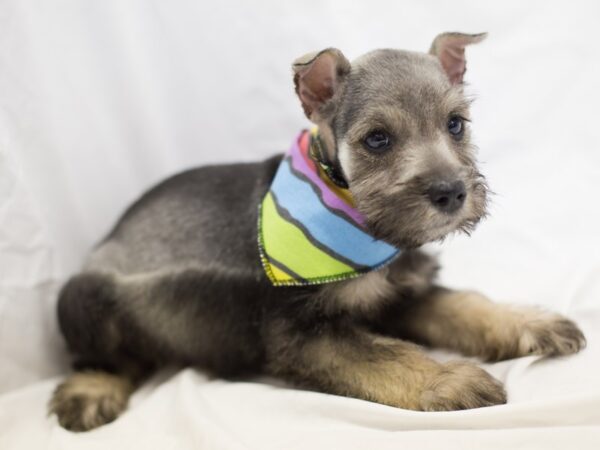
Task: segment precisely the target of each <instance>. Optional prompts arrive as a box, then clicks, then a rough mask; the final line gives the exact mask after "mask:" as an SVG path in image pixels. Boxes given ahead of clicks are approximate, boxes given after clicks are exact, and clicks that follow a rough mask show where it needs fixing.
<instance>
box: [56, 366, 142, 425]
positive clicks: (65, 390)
mask: <svg viewBox="0 0 600 450" xmlns="http://www.w3.org/2000/svg"><path fill="white" fill-rule="evenodd" d="M131 390H132V388H131V384H130V383H129V382H128V381H127V380H125V379H123V378H121V377H118V376H116V375H111V374H108V373H103V372H83V373H76V374H74V375H72V376H71V377H69V378H68V379H67V380H66V381H65V382H64V383H62V384H60V385H59V386H58V387H57V388H56V390H55V391H54V394H53V396H52V399H51V400H50V404H49V413H50V414H56V416H57V417H58V423H59V424H60V425H61V426H62V427H64V428H66V429H67V430H71V431H88V430H91V429H93V428H97V427H99V426H101V425H104V424H107V423H109V422H112V421H113V420H115V419H116V418H117V417H118V416H119V414H121V412H122V411H123V410H124V409H125V408H126V407H127V400H128V398H129V394H130V393H131Z"/></svg>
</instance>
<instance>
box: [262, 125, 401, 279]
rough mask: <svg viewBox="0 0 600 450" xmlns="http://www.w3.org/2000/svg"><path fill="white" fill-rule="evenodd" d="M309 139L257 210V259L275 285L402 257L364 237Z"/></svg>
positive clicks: (299, 143)
mask: <svg viewBox="0 0 600 450" xmlns="http://www.w3.org/2000/svg"><path fill="white" fill-rule="evenodd" d="M311 139H315V140H316V139H318V136H317V129H313V130H312V131H311V132H310V133H309V132H308V131H303V132H302V133H301V134H300V136H298V138H297V139H296V140H294V142H293V144H292V148H291V149H290V150H289V151H288V153H287V154H286V155H285V156H284V158H283V160H282V161H281V164H280V165H279V168H278V169H277V173H276V174H275V178H274V179H273V183H272V184H271V189H270V190H269V192H268V193H267V195H266V196H265V198H264V199H263V201H262V204H261V206H260V210H259V219H258V243H259V249H260V257H261V261H262V264H263V267H264V269H265V272H266V273H267V276H268V277H269V279H270V280H271V282H272V283H273V285H275V286H302V285H307V284H323V283H328V282H332V281H340V280H345V279H348V278H353V277H357V276H359V275H361V274H364V273H367V272H370V271H372V270H376V269H378V268H380V267H382V266H384V265H385V264H387V263H389V262H391V261H392V260H393V259H394V257H396V256H397V255H398V254H399V253H400V250H398V249H397V248H395V247H392V246H391V245H389V244H387V243H385V242H383V241H378V240H375V239H374V238H373V237H372V236H371V235H369V234H368V233H367V231H366V229H365V226H364V223H365V221H364V217H363V216H362V215H361V214H360V213H359V212H358V211H357V210H356V208H355V207H354V203H353V200H352V195H351V194H350V191H349V190H348V189H343V188H341V187H339V186H337V185H336V184H334V182H333V181H332V180H331V179H330V178H329V177H328V176H327V175H326V173H325V171H324V169H323V167H321V165H320V164H319V163H317V162H316V161H315V160H314V159H313V158H312V155H311Z"/></svg>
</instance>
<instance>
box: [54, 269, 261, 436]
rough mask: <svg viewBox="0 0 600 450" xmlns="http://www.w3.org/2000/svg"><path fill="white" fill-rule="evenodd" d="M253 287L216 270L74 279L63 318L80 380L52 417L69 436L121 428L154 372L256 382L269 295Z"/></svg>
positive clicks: (62, 305) (61, 396) (62, 299)
mask: <svg viewBox="0 0 600 450" xmlns="http://www.w3.org/2000/svg"><path fill="white" fill-rule="evenodd" d="M248 286H249V283H248V280H247V279H246V278H245V277H243V276H232V275H231V274H229V273H227V272H220V271H218V270H216V269H214V268H208V269H202V268H186V269H181V270H172V271H164V270H163V271H156V272H148V273H140V274H132V275H119V274H112V273H107V272H86V273H83V274H80V275H77V276H76V277H74V278H72V279H71V280H70V281H69V282H68V283H67V284H66V285H65V287H64V288H63V289H62V291H61V293H60V295H59V302H58V316H59V323H60V327H61V330H62V332H63V335H64V337H65V339H66V341H67V344H68V346H69V349H70V351H71V352H72V353H73V355H74V356H75V364H74V366H75V369H76V371H77V372H76V373H75V374H74V375H72V376H71V377H70V378H68V379H67V380H66V381H65V382H64V383H63V384H62V385H61V386H59V387H58V388H57V390H56V392H55V394H54V398H53V399H52V401H51V402H50V411H51V412H55V413H56V414H57V415H58V418H59V422H60V423H61V425H63V426H64V427H65V428H68V429H72V430H87V429H91V428H94V427H97V426H100V425H102V424H104V423H108V422H110V421H111V420H113V419H115V418H116V417H117V416H118V415H119V413H121V412H122V411H123V410H124V409H125V407H126V405H127V399H128V398H129V396H130V395H131V393H132V392H133V391H134V389H135V387H136V386H137V385H138V384H139V383H140V382H141V381H142V380H143V379H144V378H145V377H146V376H147V375H148V374H149V373H150V372H151V371H152V370H153V369H154V368H155V367H160V366H164V365H167V364H175V365H178V366H190V365H191V366H197V367H202V368H204V369H207V370H209V371H211V372H213V373H216V374H218V375H221V376H237V375H239V374H242V373H247V372H256V371H257V370H259V368H260V366H261V364H262V357H263V350H262V346H261V340H260V335H259V332H258V327H257V326H256V324H257V323H258V321H259V320H258V319H259V318H258V317H257V314H258V313H260V310H258V309H257V308H256V307H255V306H254V300H255V299H257V298H260V293H259V292H258V291H257V290H256V289H252V287H251V285H250V287H248Z"/></svg>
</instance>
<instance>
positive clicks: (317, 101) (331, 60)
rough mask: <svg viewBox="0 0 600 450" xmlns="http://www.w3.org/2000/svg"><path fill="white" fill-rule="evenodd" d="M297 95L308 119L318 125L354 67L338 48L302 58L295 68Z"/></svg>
mask: <svg viewBox="0 0 600 450" xmlns="http://www.w3.org/2000/svg"><path fill="white" fill-rule="evenodd" d="M292 70H293V72H294V85H295V87H296V94H298V97H299V98H300V102H301V103H302V108H303V109H304V113H305V114H306V117H308V118H309V119H310V120H311V121H313V122H317V121H318V120H319V119H320V118H323V116H324V115H325V114H326V109H327V108H326V105H327V104H328V103H329V102H330V100H332V99H333V98H334V97H335V95H336V93H338V92H339V90H340V88H341V86H342V84H343V82H344V79H345V77H346V75H348V73H349V72H350V63H349V62H348V60H347V59H346V57H345V56H344V55H343V54H342V52H341V51H339V50H338V49H336V48H327V49H325V50H321V51H320V52H314V53H309V54H307V55H304V56H301V57H300V58H298V59H297V60H296V61H294V64H293V65H292Z"/></svg>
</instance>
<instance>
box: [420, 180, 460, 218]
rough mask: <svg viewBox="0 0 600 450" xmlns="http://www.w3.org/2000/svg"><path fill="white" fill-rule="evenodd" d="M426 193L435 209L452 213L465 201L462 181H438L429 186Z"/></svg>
mask: <svg viewBox="0 0 600 450" xmlns="http://www.w3.org/2000/svg"><path fill="white" fill-rule="evenodd" d="M427 195H428V196H429V200H431V203H432V204H433V206H435V207H436V208H437V209H439V210H440V211H443V212H446V213H453V212H455V211H457V210H458V209H460V207H461V206H462V205H463V203H464V202H465V199H466V198H467V190H466V189H465V183H463V182H462V181H452V182H448V181H438V182H435V183H433V184H432V185H431V186H430V187H429V189H428V190H427Z"/></svg>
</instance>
